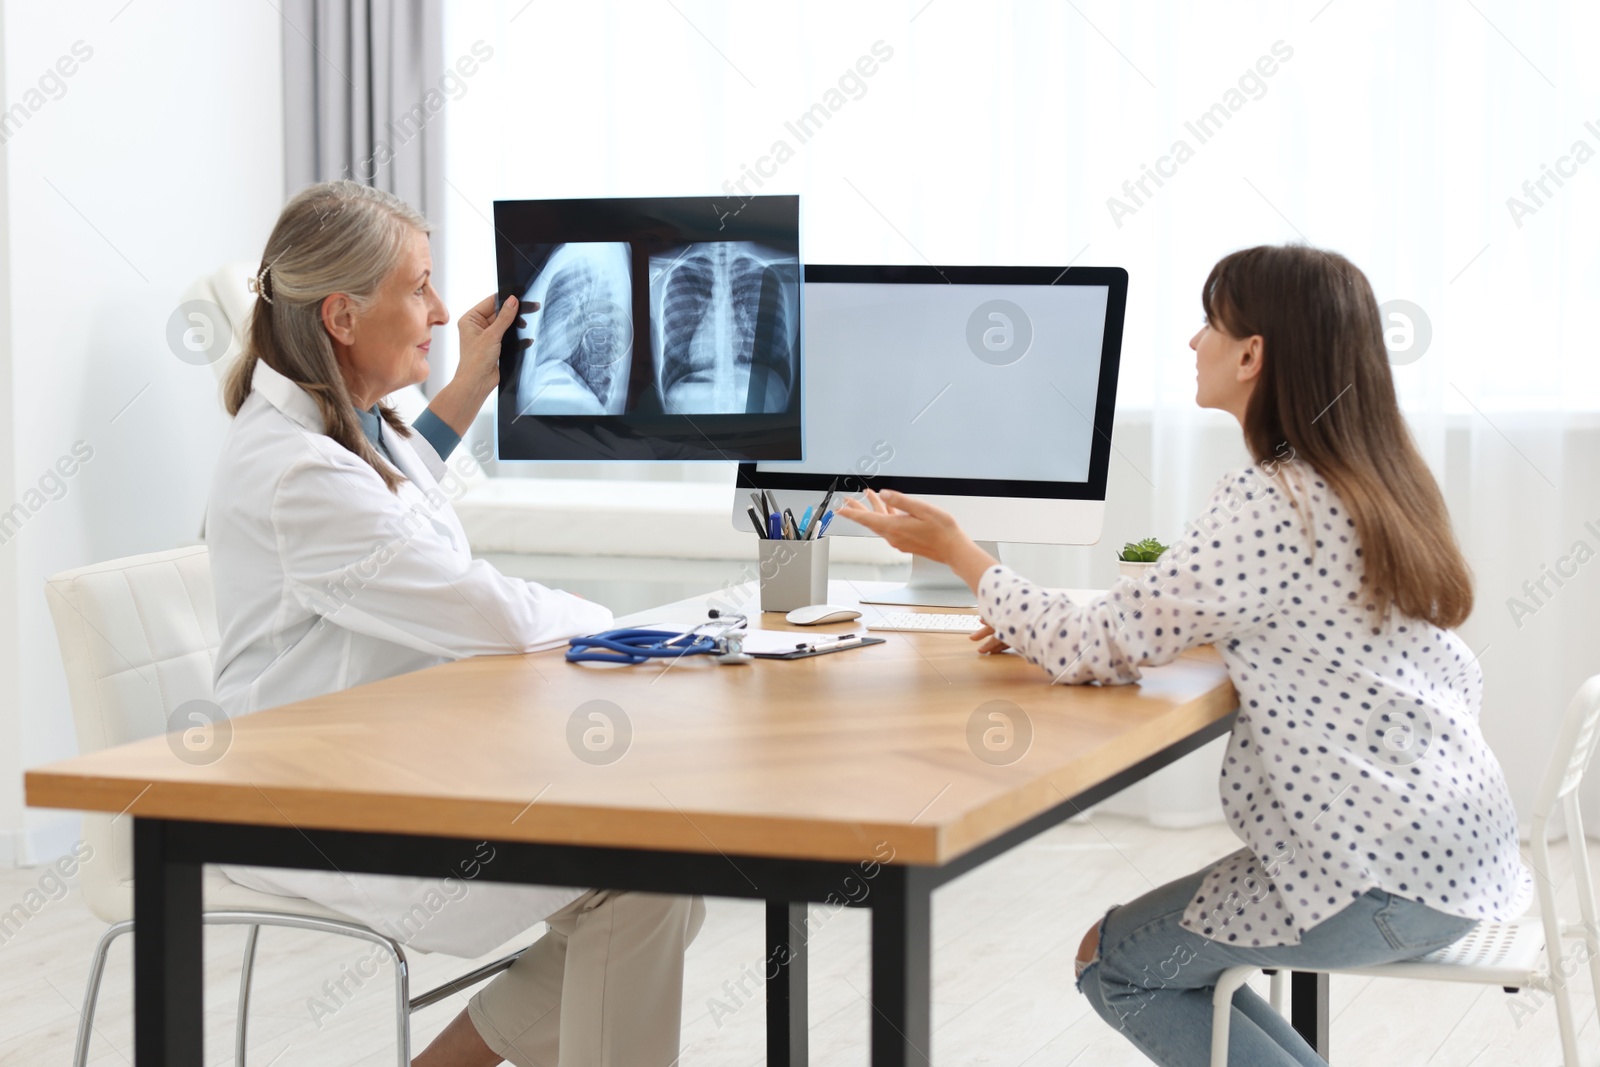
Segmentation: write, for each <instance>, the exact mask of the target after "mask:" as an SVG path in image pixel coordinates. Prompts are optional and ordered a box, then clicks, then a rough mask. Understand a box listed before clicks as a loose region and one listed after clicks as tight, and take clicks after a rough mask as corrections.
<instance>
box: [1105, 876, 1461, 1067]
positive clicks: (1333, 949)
mask: <svg viewBox="0 0 1600 1067" xmlns="http://www.w3.org/2000/svg"><path fill="white" fill-rule="evenodd" d="M1206 870H1209V868H1207V869H1205V870H1200V871H1197V872H1196V873H1194V874H1191V875H1189V876H1188V877H1187V878H1180V879H1178V880H1177V881H1175V882H1168V883H1167V884H1166V885H1164V886H1161V887H1159V888H1157V889H1152V890H1151V891H1150V892H1148V893H1146V894H1145V895H1144V896H1142V897H1140V898H1139V899H1138V900H1135V901H1134V902H1133V903H1131V904H1125V905H1122V906H1120V907H1116V908H1113V909H1112V910H1111V911H1110V912H1108V913H1107V914H1106V917H1105V918H1104V919H1103V920H1101V923H1100V950H1099V954H1098V955H1097V956H1096V958H1095V960H1094V961H1093V962H1091V963H1090V964H1089V966H1088V967H1086V968H1085V969H1084V972H1083V974H1082V976H1081V977H1080V978H1079V979H1078V990H1079V992H1081V993H1083V995H1084V996H1086V997H1088V998H1089V1004H1090V1005H1091V1006H1092V1007H1093V1008H1094V1010H1095V1012H1096V1014H1098V1015H1099V1016H1100V1017H1101V1018H1102V1019H1104V1020H1105V1021H1106V1022H1108V1023H1110V1024H1111V1025H1112V1026H1114V1027H1116V1028H1117V1029H1119V1030H1121V1031H1122V1033H1123V1036H1125V1037H1126V1038H1127V1039H1128V1040H1129V1041H1132V1042H1133V1043H1134V1045H1135V1046H1136V1047H1138V1049H1139V1051H1141V1052H1143V1053H1144V1054H1145V1055H1146V1056H1148V1057H1150V1059H1151V1060H1152V1061H1153V1062H1155V1063H1158V1064H1161V1065H1163V1067H1206V1065H1207V1064H1209V1063H1210V1062H1211V994H1212V991H1213V989H1214V988H1215V986H1216V982H1217V979H1218V977H1219V976H1220V975H1221V974H1222V972H1223V971H1225V970H1227V969H1228V968H1229V967H1239V966H1243V965H1250V966H1255V967H1276V968H1283V969H1287V970H1293V969H1294V968H1295V967H1296V966H1299V967H1317V968H1327V967H1363V966H1370V965H1373V964H1380V963H1392V962H1394V961H1395V960H1403V959H1410V958H1411V957H1413V956H1420V955H1422V954H1424V953H1427V952H1432V951H1433V950H1434V949H1437V948H1442V947H1443V946H1445V945H1448V944H1450V943H1451V942H1452V941H1456V940H1459V939H1460V938H1462V937H1465V936H1466V934H1467V932H1468V931H1470V930H1471V929H1472V928H1473V926H1475V925H1477V923H1476V920H1473V919H1463V918H1459V917H1457V916H1454V915H1446V914H1444V913H1443V912H1439V911H1434V910H1433V909H1432V908H1429V907H1425V906H1424V905H1422V904H1418V903H1417V902H1416V901H1414V900H1407V899H1406V898H1404V897H1397V896H1394V895H1392V894H1390V893H1386V892H1384V891H1383V890H1381V889H1373V890H1369V891H1368V892H1367V893H1366V894H1365V895H1363V896H1362V897H1360V898H1359V899H1357V900H1356V901H1355V902H1354V903H1352V904H1351V905H1350V906H1349V907H1347V908H1345V909H1344V910H1343V911H1341V912H1339V913H1338V914H1337V915H1334V916H1333V917H1331V918H1329V919H1327V920H1325V921H1323V922H1321V923H1318V924H1317V925H1316V926H1313V927H1312V928H1311V929H1310V930H1307V931H1306V932H1305V935H1304V936H1303V937H1302V938H1301V941H1300V944H1298V945H1280V946H1277V947H1272V948H1245V947H1242V946H1240V945H1234V944H1228V943H1225V942H1219V941H1212V940H1211V939H1209V938H1206V937H1202V936H1200V935H1199V934H1195V933H1190V932H1189V931H1188V930H1185V929H1184V928H1183V927H1181V926H1179V925H1178V921H1179V920H1180V919H1182V918H1183V912H1184V909H1185V908H1187V907H1188V906H1189V901H1191V900H1193V899H1194V895H1195V893H1196V892H1197V891H1198V890H1199V888H1200V883H1201V881H1202V880H1203V879H1204V877H1205V875H1206ZM1229 1026H1230V1029H1229V1036H1228V1063H1229V1064H1230V1065H1232V1067H1326V1061H1325V1060H1323V1059H1322V1057H1320V1056H1318V1055H1317V1054H1316V1052H1315V1051H1313V1050H1312V1048H1311V1046H1310V1045H1308V1044H1307V1043H1306V1041H1305V1040H1304V1039H1303V1038H1302V1037H1301V1036H1300V1035H1299V1034H1297V1033H1296V1032H1295V1031H1294V1028H1293V1027H1291V1026H1290V1025H1289V1020H1288V1019H1286V1018H1284V1017H1283V1016H1282V1015H1279V1014H1278V1013H1277V1012H1275V1011H1273V1010H1272V1005H1270V1004H1268V1003H1267V1002H1266V1001H1265V1000H1263V999H1262V998H1261V997H1260V996H1259V995H1257V994H1256V993H1254V992H1252V991H1251V990H1250V988H1249V987H1248V986H1246V987H1243V988H1241V989H1240V990H1239V991H1238V992H1237V993H1235V994H1234V996H1233V1017H1232V1022H1231V1023H1230V1024H1229Z"/></svg>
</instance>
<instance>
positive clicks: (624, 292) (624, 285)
mask: <svg viewBox="0 0 1600 1067" xmlns="http://www.w3.org/2000/svg"><path fill="white" fill-rule="evenodd" d="M523 300H524V302H528V301H534V300H537V301H539V302H540V304H541V307H540V309H539V310H538V311H535V312H531V313H529V315H528V316H527V317H526V318H525V319H524V321H525V322H527V323H528V330H529V332H531V333H532V334H533V338H534V343H533V348H532V349H531V350H529V352H528V355H527V357H526V361H525V362H524V364H523V367H522V375H521V383H520V387H519V403H518V409H519V413H523V414H526V413H533V414H540V415H566V414H608V415H615V414H619V413H621V412H622V410H623V407H624V405H625V404H626V402H627V395H628V374H629V370H630V369H631V367H632V363H633V360H632V352H633V311H632V308H633V296H632V293H631V270H630V261H629V252H628V245H627V244H626V243H624V242H590V243H569V244H564V245H562V246H560V247H559V248H557V249H556V250H555V252H554V253H552V254H551V256H550V258H549V259H548V260H547V261H546V262H545V264H544V267H543V268H542V269H541V270H540V271H539V273H538V274H537V275H536V276H535V277H534V280H533V282H532V284H530V285H529V286H528V289H527V292H526V294H525V295H524V297H523Z"/></svg>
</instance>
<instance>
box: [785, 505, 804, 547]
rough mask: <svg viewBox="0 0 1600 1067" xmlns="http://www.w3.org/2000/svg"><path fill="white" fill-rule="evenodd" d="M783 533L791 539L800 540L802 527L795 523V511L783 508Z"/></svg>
mask: <svg viewBox="0 0 1600 1067" xmlns="http://www.w3.org/2000/svg"><path fill="white" fill-rule="evenodd" d="M783 535H784V536H785V537H787V538H788V539H789V540H791V541H798V540H800V527H798V526H796V525H795V522H794V512H792V511H790V510H789V509H788V508H784V509H783Z"/></svg>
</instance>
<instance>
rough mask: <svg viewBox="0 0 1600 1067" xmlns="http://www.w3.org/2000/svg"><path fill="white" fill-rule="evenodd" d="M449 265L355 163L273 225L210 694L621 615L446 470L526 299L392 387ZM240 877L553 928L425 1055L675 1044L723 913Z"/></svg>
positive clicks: (384, 904) (342, 897)
mask: <svg viewBox="0 0 1600 1067" xmlns="http://www.w3.org/2000/svg"><path fill="white" fill-rule="evenodd" d="M431 263H432V261H431V259H430V256H429V252H428V225H427V223H426V222H425V221H424V220H423V219H422V217H421V216H420V215H418V214H417V213H416V212H415V211H413V210H412V209H411V208H410V207H408V206H406V205H405V204H404V203H402V202H401V201H400V200H398V199H396V198H395V197H393V196H390V195H389V194H387V193H382V192H379V191H377V190H374V189H371V188H368V187H366V186H364V185H360V184H357V183H354V182H328V183H324V184H322V185H314V186H312V187H310V188H308V189H306V190H305V191H303V192H301V193H300V194H299V195H297V196H296V197H295V198H294V199H293V200H291V201H290V202H289V204H288V206H286V207H285V208H284V209H283V214H282V215H281V216H280V217H279V219H278V223H277V225H276V226H275V227H274V228H273V231H272V236H271V237H270V238H269V239H268V241H267V248H266V252H265V254H264V255H263V256H262V260H261V271H260V274H259V275H258V276H257V278H256V279H255V281H254V283H253V288H255V289H256V291H257V294H258V295H257V300H256V304H255V309H254V312H253V314H252V316H251V320H250V331H249V337H248V341H247V344H246V346H245V352H244V356H243V357H242V358H241V359H240V361H239V364H238V365H237V366H236V367H234V368H233V370H232V372H231V374H230V376H229V380H228V383H227V386H226V394H227V395H226V400H227V407H228V411H229V412H230V413H231V414H232V415H233V416H234V421H233V425H232V427H231V428H230V430H229V433H228V439H227V443H226V444H225V445H224V447H223V451H222V455H221V457H220V459H219V460H218V463H217V471H216V477H215V480H214V482H213V484H212V489H211V502H210V507H209V510H208V518H207V530H206V540H207V543H208V544H209V545H210V548H211V567H212V573H213V577H214V580H215V585H216V593H217V615H218V622H219V624H220V627H221V632H222V643H221V648H220V650H219V652H218V656H217V684H216V691H217V699H218V701H219V702H220V703H221V704H222V706H223V707H224V708H225V709H226V710H227V711H228V713H229V714H239V713H242V712H247V711H254V710H256V709H258V708H266V707H272V706H274V705H278V704H284V703H288V702H290V701H295V700H303V699H306V698H309V697H314V696H318V695H320V694H323V693H328V692H331V691H333V690H336V689H343V688H345V687H348V686H355V685H361V684H363V683H366V682H372V681H376V680H378V679H380V678H387V677H390V676H393V675H396V674H401V673H403V672H406V671H413V670H418V669H420V668H423V667H428V666H432V665H434V664H437V663H442V662H444V661H445V660H447V659H453V658H459V657H462V656H473V655H493V654H496V653H517V652H526V651H529V650H532V649H535V648H540V647H546V646H549V645H553V644H557V643H560V642H561V641H564V640H565V639H566V638H568V637H571V636H574V635H576V634H582V633H592V632H594V631H595V630H601V629H605V628H606V627H608V626H610V625H611V613H610V612H609V611H607V610H606V609H604V608H602V607H599V606H598V605H595V604H590V603H588V602H586V601H583V600H581V599H579V598H577V597H574V596H572V595H570V594H567V593H562V592H558V591H555V590H550V589H545V588H542V587H540V586H538V585H534V584H532V583H531V582H525V581H520V580H518V579H514V578H508V577H506V576H504V575H502V574H500V573H499V572H498V571H496V570H495V569H494V568H493V567H491V566H489V565H488V564H487V563H484V562H482V561H477V560H474V559H473V558H472V555H471V553H470V551H469V550H468V547H467V539H466V534H465V533H464V532H463V531H462V529H461V524H460V522H458V521H457V519H456V515H455V511H454V509H453V508H452V507H451V506H450V501H449V499H448V497H447V496H446V495H445V493H444V492H443V491H442V490H441V488H440V481H439V479H440V478H441V477H442V476H443V475H444V459H445V457H446V456H447V455H448V453H449V452H450V450H451V449H452V448H453V447H454V446H455V444H456V443H457V442H458V441H459V440H460V434H461V433H463V432H464V431H465V430H466V429H467V427H468V425H469V424H470V422H471V420H472V417H473V416H474V415H475V414H476V413H477V412H478V410H479V408H480V407H481V406H482V405H483V401H484V399H485V398H486V397H487V396H488V395H489V392H490V391H491V390H493V389H494V387H495V384H496V382H497V381H498V376H499V372H498V369H497V367H498V363H497V360H498V356H499V352H500V339H501V336H502V335H503V334H504V333H505V331H506V328H507V327H508V326H509V325H510V324H511V321H512V320H513V319H514V318H515V317H516V315H517V314H518V309H517V307H516V301H515V300H507V301H506V303H505V306H504V307H502V308H501V309H500V312H499V313H498V314H496V312H495V309H494V297H493V296H492V295H491V296H489V297H487V298H485V299H484V300H483V302H482V303H480V304H478V305H477V306H476V307H474V308H473V309H472V310H471V311H469V312H468V313H467V314H466V315H465V316H463V317H462V319H461V322H460V324H459V329H460V334H461V362H460V367H459V369H458V370H457V372H456V375H455V378H454V380H452V381H451V383H450V384H449V385H448V386H447V387H445V388H444V389H443V390H441V391H440V393H439V395H438V396H437V397H435V398H434V401H433V403H432V405H431V406H430V408H429V411H428V412H426V413H424V415H423V416H422V417H421V418H419V419H418V420H417V426H416V430H417V431H418V432H413V430H412V429H410V428H408V427H406V426H405V424H404V423H402V422H401V421H400V420H399V418H398V417H397V416H396V415H395V414H394V412H393V411H391V410H390V409H389V408H388V407H386V406H385V405H384V404H383V403H382V400H383V398H384V397H385V396H387V395H388V394H389V393H391V392H393V391H395V390H396V389H400V388H403V387H404V386H407V385H412V384H415V383H417V382H420V381H422V380H424V379H425V378H426V377H427V376H428V346H429V340H430V338H431V337H432V332H433V327H435V326H439V325H443V324H444V323H446V322H448V321H449V317H448V316H447V315H446V313H445V308H444V304H443V302H442V301H440V299H439V295H438V294H437V293H436V292H434V289H433V286H432V285H431V283H430V282H429V274H430V270H431ZM535 308H536V305H535V306H534V307H530V308H525V309H522V310H523V311H532V310H535ZM447 483H448V479H447ZM439 713H440V715H444V716H448V715H449V714H450V709H449V708H440V709H439ZM484 743H485V745H486V746H492V743H493V739H492V738H485V739H484ZM485 758H492V753H490V752H489V750H488V748H486V755H485ZM476 855H477V858H478V859H479V860H481V861H484V862H488V860H489V857H486V856H484V855H483V853H482V851H481V850H480V851H479V852H478V853H477V854H476ZM490 855H491V856H492V853H491V854H490ZM226 873H227V874H228V876H229V877H230V878H232V879H233V880H234V881H236V882H239V883H240V884H242V885H246V886H249V887H250V888H252V889H257V890H260V891H262V892H268V893H279V894H285V895H293V896H299V897H306V898H309V899H311V900H315V901H317V902H319V903H321V904H323V905H324V906H325V907H328V908H331V909H332V910H334V911H337V912H340V913H342V914H344V915H348V916H350V917H351V918H353V919H356V920H358V921H360V922H363V923H365V924H367V925H368V926H371V927H373V928H374V929H376V930H378V931H380V932H383V933H386V934H388V935H390V936H392V937H395V938H396V939H398V940H401V941H404V942H406V943H407V944H410V945H413V946H416V947H420V948H423V949H427V950H430V951H442V952H450V953H453V954H455V955H460V956H469V957H470V956H477V955H481V954H483V953H485V952H487V951H488V950H489V949H491V948H494V947H495V946H497V945H499V944H500V943H501V942H503V941H505V940H506V939H508V938H510V937H513V936H515V935H516V934H518V933H520V932H522V931H524V930H526V929H527V928H528V927H530V926H532V925H533V924H535V923H537V922H540V921H543V922H545V923H547V924H548V932H547V933H546V934H545V936H544V937H543V938H542V939H541V940H540V941H539V942H538V943H537V944H535V945H534V946H533V947H532V948H530V949H529V950H528V951H527V952H525V953H524V954H523V955H522V957H521V958H520V959H518V961H517V962H516V963H514V964H513V965H512V966H511V968H510V969H509V970H507V971H504V972H503V973H501V974H500V976H499V977H497V978H495V979H494V980H493V981H492V982H490V983H489V984H488V985H487V986H485V987H484V988H483V989H482V990H480V991H479V992H478V994H477V995H476V996H474V997H473V998H472V1000H471V1001H470V1002H469V1004H468V1006H467V1009H466V1010H465V1011H464V1012H462V1013H461V1014H460V1015H459V1016H458V1017H457V1018H456V1019H455V1020H454V1021H453V1022H451V1023H450V1025H449V1026H448V1027H447V1028H446V1029H445V1031H444V1032H443V1033H442V1034H441V1035H440V1036H439V1037H438V1039H437V1040H435V1041H434V1042H433V1044H432V1045H430V1046H429V1047H428V1049H427V1050H426V1051H425V1052H424V1053H423V1054H422V1055H421V1056H419V1057H418V1058H417V1059H416V1061H415V1062H416V1063H417V1064H418V1065H419V1067H445V1065H451V1067H479V1065H482V1067H487V1065H491V1064H497V1063H500V1062H502V1060H509V1061H510V1062H512V1063H514V1064H518V1065H519V1067H532V1065H534V1064H538V1065H539V1067H555V1065H556V1064H558V1063H559V1064H560V1065H561V1067H634V1065H642V1067H667V1065H669V1064H671V1063H675V1062H676V1061H677V1058H678V1051H679V1050H678V1030H679V1021H680V1013H681V1011H682V979H683V952H684V948H685V947H686V946H687V945H688V944H689V942H690V941H691V940H693V938H694V936H695V933H696V932H697V931H698V930H699V927H700V923H701V921H702V919H703V917H704V914H705V912H704V906H703V904H702V903H701V901H700V900H699V899H698V898H695V899H692V900H691V899H682V898H676V897H665V896H651V895H646V894H640V893H611V892H603V891H594V890H591V891H588V892H584V891H582V890H571V889H554V888H546V887H536V886H515V885H505V884H496V883H490V882H487V881H480V882H473V883H472V884H471V885H470V887H469V888H468V889H467V890H466V891H465V892H462V891H461V889H462V885H463V883H462V882H461V881H460V880H454V889H453V890H452V888H451V886H450V885H449V884H447V883H444V882H440V881H437V880H425V879H420V878H396V877H387V876H360V875H358V876H353V877H349V876H345V875H343V874H341V873H336V872H313V871H284V870H265V869H255V868H227V869H226Z"/></svg>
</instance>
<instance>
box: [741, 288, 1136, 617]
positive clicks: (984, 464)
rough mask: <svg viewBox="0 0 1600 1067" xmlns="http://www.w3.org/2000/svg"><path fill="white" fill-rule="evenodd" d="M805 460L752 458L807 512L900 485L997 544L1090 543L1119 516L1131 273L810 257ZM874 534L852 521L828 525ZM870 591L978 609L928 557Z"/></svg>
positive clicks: (775, 491) (746, 487) (755, 482)
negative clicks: (1114, 428) (1117, 476)
mask: <svg viewBox="0 0 1600 1067" xmlns="http://www.w3.org/2000/svg"><path fill="white" fill-rule="evenodd" d="M804 278H805V281H804V287H803V292H802V317H803V321H804V326H803V331H804V334H805V338H806V376H805V380H804V384H803V389H804V398H803V401H804V406H805V413H806V414H805V427H804V438H805V456H804V458H803V459H802V460H799V461H796V462H753V463H742V464H740V466H739V474H738V480H737V488H736V491H735V493H734V501H733V521H734V525H735V526H736V527H738V528H740V529H743V530H750V518H749V516H748V515H747V514H746V510H745V509H746V508H748V507H749V506H750V492H751V490H754V489H762V490H767V491H770V492H771V493H772V495H773V496H774V498H775V499H776V501H777V504H778V506H779V507H780V508H784V507H789V508H792V509H793V511H794V513H795V515H796V516H799V515H801V514H802V513H803V511H804V509H805V508H806V507H807V506H808V505H814V504H816V503H818V502H819V500H820V499H821V497H822V495H823V494H824V493H826V492H827V491H828V489H829V488H830V487H833V488H834V489H835V490H836V496H835V503H838V502H840V500H841V497H840V496H839V495H838V494H846V493H848V494H859V493H860V492H861V491H862V490H863V489H866V488H874V489H898V490H900V491H902V492H906V493H913V494H916V495H918V496H921V497H923V498H925V499H927V500H928V501H929V502H931V503H934V504H937V505H938V506H939V507H942V508H945V509H946V510H948V511H950V512H951V513H952V514H954V515H955V517H956V518H957V519H958V520H959V521H960V522H961V524H962V526H963V527H964V528H965V529H966V530H967V532H968V533H970V534H971V535H972V536H973V537H974V538H975V539H977V540H979V541H981V542H997V541H1012V542H1025V543H1040V544H1067V545H1090V544H1094V543H1095V542H1096V541H1098V540H1099V539H1100V528H1101V524H1102V521H1103V519H1104V516H1105V499H1106V473H1107V470H1108V468H1109V465H1110V458H1111V421H1112V415H1113V413H1114V410H1115V401H1116V393H1117V368H1118V364H1119V363H1120V361H1121V355H1122V323H1123V314H1124V311H1125V309H1126V306H1127V296H1128V272H1127V271H1125V270H1123V269H1121V268H1120V267H1069V268H1060V267H932V266H833V265H819V264H807V265H806V266H805V268H804ZM839 535H844V536H873V535H872V534H871V532H870V531H868V530H866V529H865V528H864V527H862V526H859V525H857V524H856V523H853V522H850V521H849V520H847V519H845V518H844V517H843V516H836V517H835V518H834V519H833V521H832V523H831V524H830V525H829V527H828V536H830V537H833V536H839ZM871 602H874V603H889V604H914V605H928V606H949V607H963V606H971V605H972V603H973V596H972V593H971V591H970V590H969V589H967V588H966V586H965V585H963V584H962V583H961V582H960V580H959V579H957V578H956V577H955V575H954V574H953V573H951V571H950V570H949V569H948V568H945V567H941V566H939V565H937V564H932V563H930V562H929V561H927V560H923V559H918V560H916V562H915V563H914V565H913V570H912V576H911V580H910V582H908V583H907V585H906V586H905V587H903V588H900V589H896V590H895V591H893V592H891V593H889V594H886V595H883V596H878V597H875V598H874V599H873V600H872V601H871Z"/></svg>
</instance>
